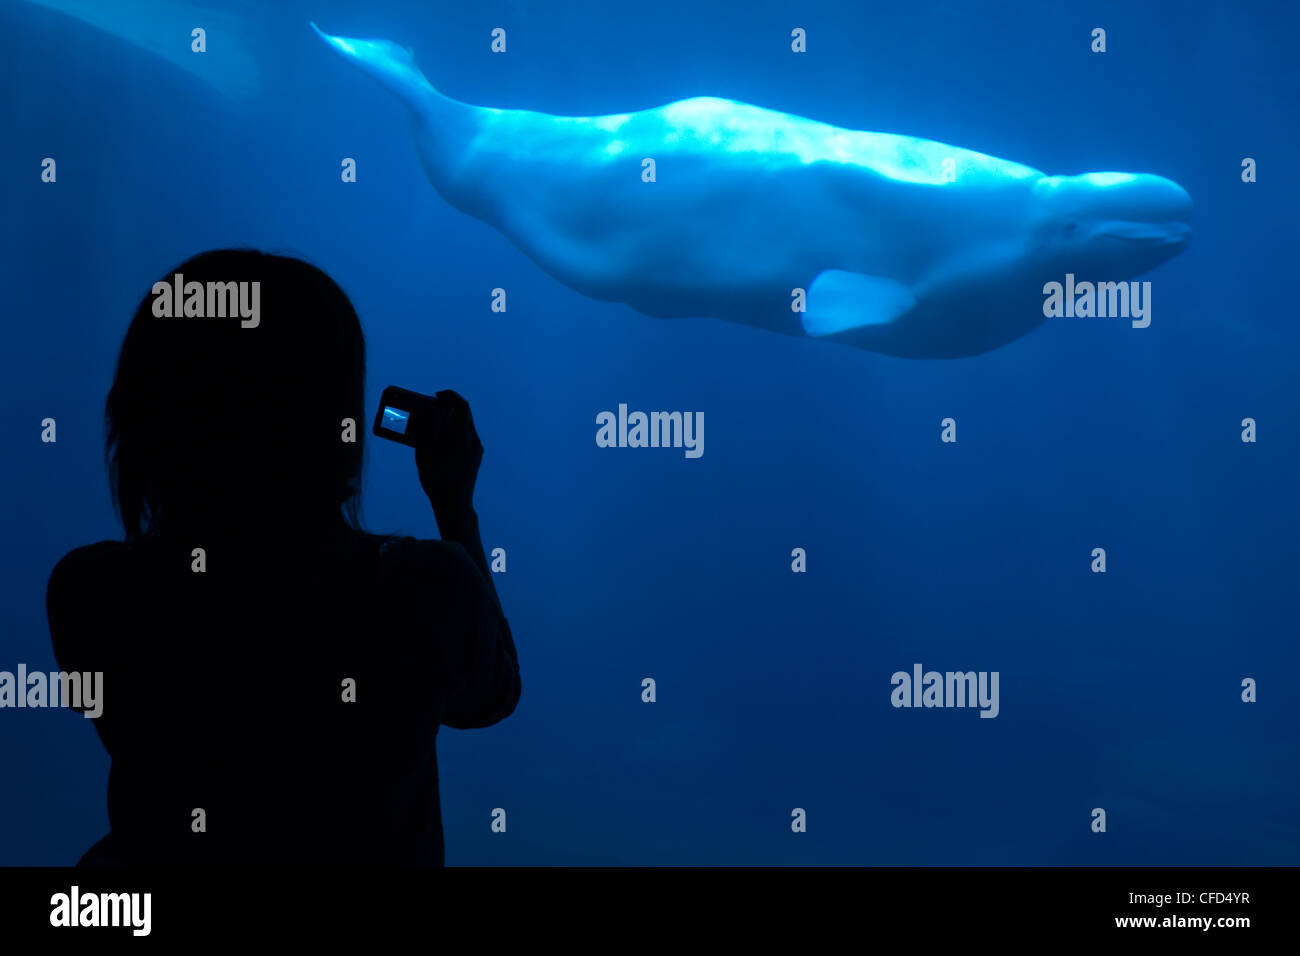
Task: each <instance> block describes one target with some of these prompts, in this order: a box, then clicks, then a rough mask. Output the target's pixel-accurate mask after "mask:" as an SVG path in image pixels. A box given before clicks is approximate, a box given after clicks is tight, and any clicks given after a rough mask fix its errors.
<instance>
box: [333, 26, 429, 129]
mask: <svg viewBox="0 0 1300 956" xmlns="http://www.w3.org/2000/svg"><path fill="white" fill-rule="evenodd" d="M310 26H311V28H312V29H313V30H315V31H316V35H317V36H318V37H320V38H321V39H322V40H324V41H325V44H326V45H327V46H330V47H333V48H334V49H335V50H336V51H337V52H338V53H339V55H340V56H342V57H343V58H344V59H347V60H350V61H351V62H352V63H353V65H355V66H356V67H357V68H359V69H360V70H361V71H362V72H364V73H368V74H370V75H371V76H373V77H374V78H375V79H376V80H378V81H379V82H380V83H381V84H383V85H384V86H385V87H386V88H387V89H389V90H392V91H393V92H394V93H396V94H397V95H398V96H400V97H401V98H402V100H404V101H405V102H406V103H407V105H409V106H411V107H412V108H417V107H419V106H420V105H421V104H423V103H424V102H425V101H427V99H428V98H429V96H430V95H431V94H432V95H434V96H438V95H439V94H438V92H437V90H435V89H434V88H433V85H432V84H431V83H430V82H429V81H428V80H427V79H426V78H425V76H424V74H423V73H421V72H420V68H419V67H418V66H416V65H415V56H414V54H413V53H412V52H411V51H410V49H408V48H407V47H404V46H401V45H399V44H397V43H393V42H392V41H391V40H358V39H354V38H352V37H336V36H331V35H330V34H328V33H326V32H325V31H323V30H322V29H321V28H320V27H318V26H316V24H315V23H311V24H310Z"/></svg>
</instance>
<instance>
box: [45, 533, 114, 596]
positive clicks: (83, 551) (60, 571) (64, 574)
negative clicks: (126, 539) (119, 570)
mask: <svg viewBox="0 0 1300 956" xmlns="http://www.w3.org/2000/svg"><path fill="white" fill-rule="evenodd" d="M126 552H127V545H126V544H125V543H123V542H121V541H96V542H95V543H94V544H84V545H82V546H81V547H79V548H73V549H72V550H71V551H69V552H68V553H67V554H65V555H64V556H63V557H61V558H60V559H59V561H58V563H57V564H55V565H54V569H53V570H52V571H51V572H50V586H51V588H53V587H54V585H55V584H56V582H57V583H59V584H63V583H77V582H80V581H83V580H86V579H95V578H98V577H100V576H102V575H103V574H104V573H105V572H106V571H108V570H109V569H111V568H114V567H117V566H118V565H120V564H121V562H122V560H123V558H124V556H125V555H126Z"/></svg>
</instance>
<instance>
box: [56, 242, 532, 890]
mask: <svg viewBox="0 0 1300 956" xmlns="http://www.w3.org/2000/svg"><path fill="white" fill-rule="evenodd" d="M175 273H181V274H182V275H183V277H184V281H185V282H186V283H189V282H191V281H197V282H201V283H205V284H206V283H208V282H223V283H225V282H249V283H251V282H258V283H260V304H259V312H260V314H259V317H258V321H257V322H256V324H253V323H252V321H251V320H250V321H241V319H240V318H239V317H226V318H220V317H218V318H211V317H207V318H198V317H158V316H156V315H155V308H154V307H155V301H156V299H157V297H156V296H155V295H154V294H153V293H152V292H151V293H150V294H148V295H146V296H145V299H144V301H142V302H141V303H140V307H139V308H138V309H137V311H136V314H135V317H134V319H133V320H132V322H131V326H130V328H129V329H128V330H127V333H126V339H125V341H124V342H123V345H122V352H121V355H120V357H119V360H118V365H117V373H116V377H115V379H114V381H113V386H112V390H111V391H110V392H109V395H108V401H107V405H106V419H107V428H108V439H107V457H108V463H109V473H110V481H111V485H112V488H113V492H114V495H115V497H116V503H117V507H118V510H119V512H120V515H121V518H122V522H123V524H124V526H125V531H126V534H125V540H124V541H121V542H117V541H104V542H100V543H98V544H93V545H89V546H86V547H83V548H78V549H76V550H75V551H72V552H71V553H69V554H68V555H67V556H65V557H64V558H63V559H62V560H61V561H60V562H59V563H58V565H57V566H56V567H55V568H54V571H53V573H52V574H51V576H50V582H49V590H48V594H47V607H48V612H49V619H50V634H51V636H52V638H53V642H54V650H55V654H56V656H57V658H58V661H59V666H60V668H61V669H62V670H65V671H92V672H93V671H102V672H103V674H104V679H103V690H102V697H103V714H102V716H100V717H99V718H98V719H97V720H95V721H94V725H95V729H96V731H98V733H99V735H100V738H101V740H102V741H103V743H104V746H105V747H106V748H107V750H108V753H109V755H110V756H111V758H112V767H111V770H110V773H109V782H108V815H109V823H110V833H109V834H108V836H106V837H105V838H104V839H102V840H100V841H99V842H98V843H97V844H96V845H95V846H94V847H92V848H91V849H90V850H89V851H88V852H87V854H86V855H85V856H84V857H83V858H82V862H83V863H84V864H107V865H114V864H135V863H165V862H194V863H218V862H240V863H247V862H258V861H266V862H285V863H302V862H314V861H319V862H327V863H349V862H377V863H409V864H419V865H430V864H431V865H441V864H442V862H443V840H442V820H441V813H440V809H439V801H438V772H437V762H436V756H435V749H434V742H435V735H436V734H437V732H438V727H439V725H440V724H446V725H447V726H449V727H457V728H468V727H486V726H489V725H491V724H494V723H496V722H497V721H499V720H501V719H503V718H504V717H506V716H508V715H509V714H510V713H511V712H512V711H513V710H514V708H515V704H516V702H517V701H518V699H519V690H520V684H519V669H518V664H517V662H516V658H515V647H514V643H513V640H512V638H511V635H510V629H509V627H508V625H507V623H506V619H505V617H504V615H503V614H502V611H501V606H500V604H499V602H498V600H497V595H496V590H495V588H494V586H493V583H492V575H491V573H490V571H489V569H488V565H487V561H486V559H485V557H484V554H483V546H482V543H481V542H480V540H479V533H478V519H477V517H476V515H475V512H474V508H473V505H472V496H473V491H474V483H475V480H476V478H477V475H478V466H479V461H480V459H481V457H482V454H483V449H482V446H481V445H480V444H479V439H478V435H477V434H476V432H475V430H474V425H473V421H472V419H471V417H470V413H469V406H468V405H467V404H466V403H465V402H464V400H463V399H461V398H459V396H456V395H454V393H447V396H448V399H447V403H444V407H446V408H447V409H448V411H447V413H446V417H445V419H444V422H443V424H444V427H443V429H442V430H441V432H440V434H441V435H442V439H441V441H440V442H439V443H438V444H437V445H436V446H435V447H429V446H425V447H422V448H420V449H418V450H417V452H416V462H417V466H418V473H419V477H420V482H421V486H422V487H423V489H424V491H425V492H426V494H427V495H428V497H429V500H430V503H431V504H432V506H433V511H434V515H435V517H436V519H437V522H438V527H439V530H440V532H441V534H442V540H441V541H436V540H417V539H414V538H409V537H401V538H395V537H384V536H379V535H372V534H367V533H364V532H362V531H361V530H360V527H359V524H358V520H357V508H358V501H359V495H360V476H361V464H362V436H363V434H364V433H365V431H366V430H367V426H368V422H369V419H368V418H367V416H366V414H365V410H364V381H365V343H364V339H363V336H362V331H361V325H360V323H359V321H358V320H357V316H356V313H355V312H354V311H353V308H352V306H351V304H350V303H349V302H348V299H347V297H346V296H345V295H344V293H343V292H342V290H341V289H339V287H338V286H337V285H335V283H334V282H333V281H332V280H331V279H330V278H329V277H328V276H326V275H325V274H324V273H322V272H321V271H320V270H318V269H316V268H314V267H312V266H309V265H307V264H305V263H303V262H300V261H298V260H295V259H289V258H283V257H279V256H271V255H265V254H262V253H258V252H252V251H233V250H232V251H219V252H210V253H205V254H203V255H200V256H197V257H195V258H194V259H191V260H190V261H188V262H186V263H184V264H183V265H181V266H178V267H177V268H176V269H175V270H173V272H172V273H169V274H167V275H166V276H163V277H162V279H161V281H163V282H166V283H169V284H170V283H173V282H174V279H173V277H174V274H175ZM247 288H249V289H251V288H252V287H251V286H249V287H247ZM209 301H211V300H209ZM180 304H181V303H178V304H177V305H178V308H179V305H180ZM345 419H351V420H352V421H353V422H355V428H354V433H355V441H354V442H347V441H344V440H343V439H344V434H345V426H344V424H343V423H344V420H345ZM197 549H202V551H201V553H199V552H197ZM200 561H201V562H202V563H201V564H200ZM200 567H202V568H203V570H196V569H197V568H200ZM349 682H354V683H352V684H351V685H350V686H351V687H353V688H354V691H353V692H350V691H349V689H348V688H349ZM350 693H353V694H354V696H355V701H354V702H352V701H350V700H348V699H347V698H348V696H349V694H350ZM197 811H202V815H201V816H200V815H198V813H197ZM199 820H202V821H203V822H204V824H205V826H206V832H196V829H198V828H199V824H198V821H199Z"/></svg>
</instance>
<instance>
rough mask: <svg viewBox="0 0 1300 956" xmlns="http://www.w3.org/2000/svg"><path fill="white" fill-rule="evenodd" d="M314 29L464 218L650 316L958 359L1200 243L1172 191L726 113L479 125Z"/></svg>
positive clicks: (1126, 177)
mask: <svg viewBox="0 0 1300 956" xmlns="http://www.w3.org/2000/svg"><path fill="white" fill-rule="evenodd" d="M311 27H312V29H313V30H315V31H316V33H317V35H319V36H320V38H321V39H322V40H324V42H325V43H326V44H328V45H329V46H330V47H332V48H333V49H334V50H336V51H337V52H338V53H339V54H341V55H342V56H343V57H344V58H345V59H347V60H348V61H349V62H351V63H352V64H354V65H355V66H357V67H359V68H360V69H361V70H362V71H363V72H365V73H367V74H369V75H370V76H372V77H373V78H374V79H376V80H378V81H379V82H380V83H381V84H382V85H383V86H385V87H387V88H388V89H389V90H391V91H392V92H393V93H395V94H397V96H398V97H400V98H401V99H402V100H403V101H404V102H405V104H406V105H407V107H408V108H409V110H410V113H411V118H412V129H413V133H414V137H415V145H416V149H417V152H418V154H419V158H420V162H421V165H422V166H423V168H424V172H425V174H426V175H427V177H428V179H429V181H430V183H432V185H433V187H434V189H436V190H437V191H438V193H439V194H440V195H441V196H442V198H443V199H444V200H445V201H446V202H447V203H449V204H450V205H451V206H453V207H455V208H456V209H458V210H460V211H461V212H464V213H466V214H468V215H470V216H473V217H475V218H477V219H480V220H482V221H484V222H486V223H488V224H489V225H491V226H493V227H494V228H496V229H497V230H499V231H500V232H501V233H503V234H504V235H505V236H506V237H507V238H508V239H509V240H510V241H511V242H512V243H513V244H514V245H515V246H517V247H518V248H519V249H520V250H521V251H523V253H524V254H525V255H527V256H528V257H529V258H530V259H532V260H533V261H534V262H535V263H536V264H537V265H538V266H540V267H541V268H542V269H543V270H544V271H546V272H547V273H548V274H549V275H551V276H552V277H554V278H555V279H557V280H558V281H559V282H561V283H563V284H564V285H566V286H568V287H569V288H571V289H574V290H576V291H577V292H579V293H581V294H582V295H585V296H588V297H590V298H593V299H598V300H603V301H614V302H622V303H625V304H626V305H629V306H631V307H632V308H633V309H635V310H637V311H638V312H641V313H643V314H645V315H650V316H657V317H663V318H675V317H689V316H696V317H713V318H718V319H724V320H727V321H731V322H737V323H741V324H744V325H749V326H755V327H758V328H762V329H767V330H770V331H774V332H781V333H785V334H788V335H797V336H805V337H811V338H816V339H824V340H827V341H832V342H839V343H843V344H847V345H851V346H856V347H858V348H862V349H867V350H870V351H873V352H878V353H883V354H887V355H894V356H901V357H905V358H959V357H964V356H972V355H979V354H981V353H984V352H987V351H989V350H991V349H994V348H997V347H998V346H1001V345H1004V344H1006V343H1008V342H1011V341H1013V340H1015V339H1017V338H1019V337H1021V336H1023V335H1025V334H1026V333H1027V332H1029V331H1031V330H1032V329H1034V328H1035V327H1036V326H1038V325H1040V324H1041V323H1042V322H1043V321H1044V320H1045V314H1046V311H1047V310H1046V309H1045V307H1044V301H1045V292H1046V286H1047V285H1048V284H1049V283H1053V282H1055V283H1058V286H1057V288H1059V284H1060V283H1061V282H1063V281H1066V279H1067V276H1073V277H1075V278H1077V280H1078V281H1080V282H1085V281H1087V282H1098V283H1099V282H1113V283H1119V282H1123V281H1125V280H1129V279H1131V278H1132V277H1134V276H1137V275H1140V274H1142V273H1144V272H1147V271H1148V270H1150V269H1152V268H1154V267H1155V266H1157V265H1159V264H1160V263H1161V262H1163V261H1165V260H1166V259H1169V258H1170V257H1172V256H1174V255H1176V254H1177V253H1178V252H1179V251H1181V250H1182V249H1183V248H1184V247H1185V246H1186V245H1187V242H1188V240H1189V237H1190V228H1189V225H1188V222H1189V218H1190V214H1191V205H1192V203H1191V198H1190V197H1189V196H1188V194H1187V193H1186V192H1185V191H1184V190H1183V189H1182V187H1180V186H1179V185H1178V184H1177V183H1175V182H1173V181H1171V180H1169V179H1165V178H1163V177H1161V176H1157V175H1152V174H1147V173H1119V172H1098V173H1084V174H1081V175H1065V176H1048V175H1045V174H1044V173H1042V172H1040V171H1038V170H1036V169H1033V168H1030V167H1029V166H1024V165H1021V164H1019V163H1015V162H1011V161H1009V160H1005V159H998V158H997V157H994V156H989V155H986V154H984V153H980V152H975V151H973V150H969V149H962V148H959V147H955V146H949V145H947V144H944V143H939V142H934V141H932V140H926V139H919V138H916V137H913V136H904V135H898V134H893V133H872V132H862V131H858V130H850V129H843V128H840V127H836V126H831V125H829V124H827V123H822V122H818V121H816V120H812V119H805V118H804V117H800V116H795V115H792V114H788V113H780V112H776V111H773V110H768V109H763V108H762V107H758V106H752V105H750V104H747V103H741V102H737V101H734V100H729V99H720V98H716V97H696V98H692V99H686V100H680V101H677V102H673V103H669V104H667V105H665V106H659V107H656V108H653V109H644V110H640V111H637V112H632V113H622V114H617V115H611V116H557V115H551V114H548V113H539V112H533V111H530V110H514V109H493V108H489V107H479V106H471V105H468V104H465V103H461V102H458V101H456V100H453V99H450V98H449V97H446V96H443V95H442V94H441V93H439V92H438V91H437V90H435V89H434V88H433V86H432V85H431V84H430V83H429V81H428V80H427V79H426V78H425V76H424V74H423V73H422V72H421V71H420V70H419V69H418V68H417V67H416V65H415V60H414V56H413V54H412V53H411V51H410V50H408V49H407V48H405V47H402V46H399V45H398V44H396V43H393V42H391V41H388V40H363V39H353V38H347V37H339V36H331V35H329V34H326V33H324V32H322V31H321V30H320V29H319V28H318V27H317V26H316V25H315V24H314V23H313V24H311ZM651 160H652V161H653V164H652V163H651V162H649V161H651ZM651 169H653V175H650V174H649V173H648V171H649V170H651ZM1148 299H1149V297H1148ZM1149 306H1150V303H1149V301H1148V304H1147V307H1148V309H1149Z"/></svg>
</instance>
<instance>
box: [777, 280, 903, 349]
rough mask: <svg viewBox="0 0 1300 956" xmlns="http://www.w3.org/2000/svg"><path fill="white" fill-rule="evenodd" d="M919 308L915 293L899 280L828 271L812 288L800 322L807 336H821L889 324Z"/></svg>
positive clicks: (809, 290)
mask: <svg viewBox="0 0 1300 956" xmlns="http://www.w3.org/2000/svg"><path fill="white" fill-rule="evenodd" d="M915 305H916V296H914V295H912V290H911V289H909V288H908V287H907V286H906V285H904V284H903V283H901V282H899V281H898V280H896V279H887V278H884V277H882V276H872V275H865V274H864V273H861V272H843V271H841V270H839V269H827V270H826V271H825V272H822V273H820V274H818V276H817V278H816V279H814V280H813V284H812V286H811V287H810V288H809V289H808V301H807V303H806V304H805V307H804V312H803V314H802V315H801V316H800V321H801V322H802V323H803V330H804V332H805V333H806V334H808V335H812V336H818V337H820V336H823V335H834V334H835V333H837V332H845V331H847V330H849V329H856V328H861V327H862V326H864V325H885V324H887V323H889V322H893V321H894V320H895V319H897V318H898V317H899V316H902V315H906V314H907V313H908V312H910V311H911V310H912V308H913V307H914V306H915Z"/></svg>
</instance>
